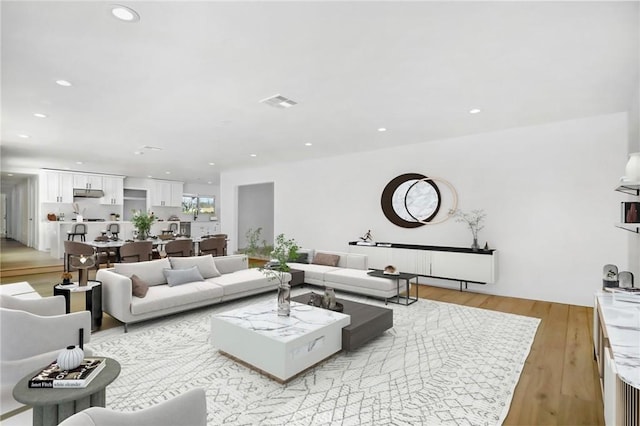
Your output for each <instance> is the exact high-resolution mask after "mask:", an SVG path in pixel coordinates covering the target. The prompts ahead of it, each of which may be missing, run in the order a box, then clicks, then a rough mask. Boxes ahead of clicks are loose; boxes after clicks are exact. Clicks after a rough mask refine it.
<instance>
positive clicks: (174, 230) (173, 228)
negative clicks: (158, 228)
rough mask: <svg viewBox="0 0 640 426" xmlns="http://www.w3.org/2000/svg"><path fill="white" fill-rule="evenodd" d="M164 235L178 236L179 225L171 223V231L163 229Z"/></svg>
mask: <svg viewBox="0 0 640 426" xmlns="http://www.w3.org/2000/svg"><path fill="white" fill-rule="evenodd" d="M162 233H163V234H172V235H173V234H177V233H178V224H177V223H170V224H169V229H163V230H162Z"/></svg>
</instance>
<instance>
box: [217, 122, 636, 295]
mask: <svg viewBox="0 0 640 426" xmlns="http://www.w3.org/2000/svg"><path fill="white" fill-rule="evenodd" d="M627 117H628V116H627V114H626V113H620V114H611V115H606V116H599V117H593V118H588V119H580V120H573V121H567V122H560V123H552V124H546V125H541V126H535V127H526V128H516V129H510V130H504V131H500V132H493V133H486V134H479V135H471V136H467V137H461V138H456V139H449V140H441V141H434V142H429V143H424V144H418V145H412V146H400V147H397V148H392V149H386V150H380V151H371V152H367V153H359V154H354V155H347V156H341V157H334V158H322V159H318V160H309V161H304V162H298V163H287V164H284V165H282V164H281V165H275V166H272V167H264V168H261V169H251V170H242V171H233V172H225V173H222V175H221V187H220V195H221V199H222V200H223V202H224V204H225V210H224V213H223V215H222V221H223V224H224V226H223V231H224V232H227V233H229V234H231V235H234V234H235V231H236V229H237V224H236V217H237V213H236V211H235V209H236V207H237V187H238V186H239V185H247V184H251V183H260V182H274V183H275V185H274V186H275V196H274V199H275V209H274V210H275V212H274V214H275V221H274V222H275V233H276V234H278V233H281V232H284V233H285V235H286V236H287V237H293V238H295V239H296V241H297V242H298V243H299V244H300V245H301V246H303V247H315V248H321V249H326V250H341V251H347V250H348V246H347V243H348V241H352V240H355V239H357V237H359V236H361V235H362V234H364V232H366V231H367V230H368V229H371V230H372V233H373V236H374V238H375V239H376V240H378V241H384V240H386V241H391V242H399V243H416V244H429V245H447V246H464V247H469V246H470V244H471V235H470V232H469V231H468V229H467V228H466V227H465V226H464V225H463V224H461V223H456V222H455V221H452V220H449V221H447V222H444V223H442V224H439V225H433V226H424V227H421V228H417V229H404V228H399V227H397V226H395V225H393V224H392V223H390V222H389V221H388V220H387V219H386V218H385V217H384V215H383V213H382V210H381V208H380V195H381V193H382V189H383V188H384V186H385V185H386V184H387V183H388V182H389V180H391V179H393V178H394V177H396V176H397V175H399V174H402V173H407V172H417V173H422V174H425V175H427V176H434V177H441V178H444V179H446V180H448V181H450V182H451V183H452V184H453V185H454V187H455V188H456V190H457V192H458V196H459V208H460V209H462V210H471V209H484V210H485V211H486V212H487V222H486V227H485V229H484V230H483V231H481V233H480V236H479V239H480V244H481V245H483V244H484V242H485V241H488V242H489V245H490V246H491V247H492V248H496V249H498V250H499V273H498V282H497V283H496V284H492V285H487V286H478V285H475V286H473V285H472V287H473V291H481V292H487V293H491V294H498V295H505V296H515V297H522V298H527V299H536V300H549V301H556V302H561V303H571V304H578V305H584V306H591V305H592V303H593V300H592V294H593V292H594V291H596V290H598V289H599V288H601V285H602V282H601V271H602V266H603V265H604V264H606V263H614V264H617V265H619V267H620V268H621V269H626V268H627V263H628V243H627V238H628V236H627V235H626V232H625V231H623V230H619V229H617V228H615V227H614V226H613V223H614V222H615V221H616V220H617V218H618V215H619V203H620V201H621V199H620V196H619V193H617V192H615V191H614V190H613V189H614V188H615V186H616V184H617V182H618V181H619V178H620V176H621V173H622V171H623V170H624V165H625V160H624V159H625V158H626V151H627V146H628V145H627V138H628V119H627ZM387 134H388V137H390V138H392V137H393V132H392V131H390V132H388V133H387ZM314 148H315V147H314ZM315 149H322V147H317V148H315ZM236 248H237V247H235V245H234V242H231V244H230V251H231V250H235V249H236Z"/></svg>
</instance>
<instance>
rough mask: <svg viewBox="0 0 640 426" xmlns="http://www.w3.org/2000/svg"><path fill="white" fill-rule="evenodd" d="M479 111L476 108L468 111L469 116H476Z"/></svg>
mask: <svg viewBox="0 0 640 426" xmlns="http://www.w3.org/2000/svg"><path fill="white" fill-rule="evenodd" d="M480 111H481V110H479V109H478V108H474V109H470V110H469V114H477V113H479V112H480Z"/></svg>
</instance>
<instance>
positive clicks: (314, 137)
mask: <svg viewBox="0 0 640 426" xmlns="http://www.w3.org/2000/svg"><path fill="white" fill-rule="evenodd" d="M109 4H110V3H109V2H96V1H91V2H89V1H87V2H55V1H45V2H27V1H20V2H11V1H2V3H1V14H2V94H1V100H2V133H1V138H2V139H1V141H2V148H1V155H2V161H1V166H2V172H3V173H2V178H3V180H6V179H7V178H6V172H8V171H15V172H25V171H29V170H34V169H37V168H41V167H47V168H59V169H64V168H70V169H74V170H84V171H93V172H102V173H114V174H123V175H127V176H135V177H146V176H148V175H151V176H153V177H155V178H167V179H175V180H183V181H185V182H194V183H207V182H214V183H216V182H218V179H219V172H220V171H223V170H229V169H232V168H244V167H253V166H256V165H264V164H271V163H274V162H278V161H291V160H298V159H306V158H317V157H322V156H330V155H339V154H341V153H348V152H357V151H362V150H373V149H378V148H383V147H387V146H393V145H403V144H414V143H422V142H426V141H430V140H435V139H444V138H451V137H455V136H461V135H467V134H474V133H481V132H487V131H493V130H498V129H504V128H510V127H517V126H526V125H534V124H538V123H544V122H551V121H557V120H567V119H572V118H578V117H586V116H591V115H598V114H607V113H614V112H620V111H627V110H629V108H630V105H631V99H632V94H633V93H634V91H636V93H637V90H638V78H639V77H638V65H639V58H638V49H639V39H640V36H639V23H638V21H639V17H640V14H639V12H638V6H639V3H638V2H637V1H627V2H610V1H607V2H483V1H476V2H397V1H395V2H363V1H354V2H340V1H332V2H329V1H327V2H202V1H201V2H177V1H176V2H148V1H144V2H135V1H127V2H123V4H126V5H128V6H130V7H132V8H133V9H135V10H136V11H137V12H138V13H139V14H140V16H141V19H140V21H139V22H138V23H124V22H121V21H118V20H116V19H115V18H113V17H112V16H111V15H110V12H109ZM58 79H65V80H68V81H70V82H71V83H72V84H73V86H72V87H61V86H58V85H56V84H55V81H56V80H58ZM275 94H281V95H283V96H286V97H289V98H291V99H293V100H295V101H297V102H298V105H297V106H295V107H293V108H289V109H275V108H272V107H269V106H266V105H264V104H261V103H259V101H260V100H261V99H264V98H266V97H269V96H272V95H275ZM472 108H480V109H482V112H481V113H480V114H474V115H472V114H469V112H468V111H469V110H470V109H472ZM36 112H41V113H44V114H47V115H48V118H46V119H40V118H36V117H34V116H33V113H36ZM380 127H385V128H387V129H388V130H387V131H386V132H384V133H383V132H378V131H377V129H378V128H380ZM18 134H27V135H29V136H30V137H29V138H28V139H22V138H20V137H19V136H18ZM305 143H312V144H313V145H312V146H311V147H307V146H305V145H304V144H305ZM144 145H150V146H155V147H160V148H162V151H157V152H154V151H148V150H144V149H141V147H142V146H144ZM134 151H144V155H134ZM250 154H257V157H255V158H252V157H250V156H249V155H250ZM77 161H81V162H83V164H81V165H78V164H76V162H77ZM209 162H215V166H210V165H209ZM167 171H170V172H171V174H165V172H167Z"/></svg>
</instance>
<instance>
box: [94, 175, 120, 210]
mask: <svg viewBox="0 0 640 426" xmlns="http://www.w3.org/2000/svg"><path fill="white" fill-rule="evenodd" d="M102 190H103V191H104V197H102V198H100V204H108V205H122V204H123V202H124V198H123V194H124V178H122V177H111V176H103V177H102Z"/></svg>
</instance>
